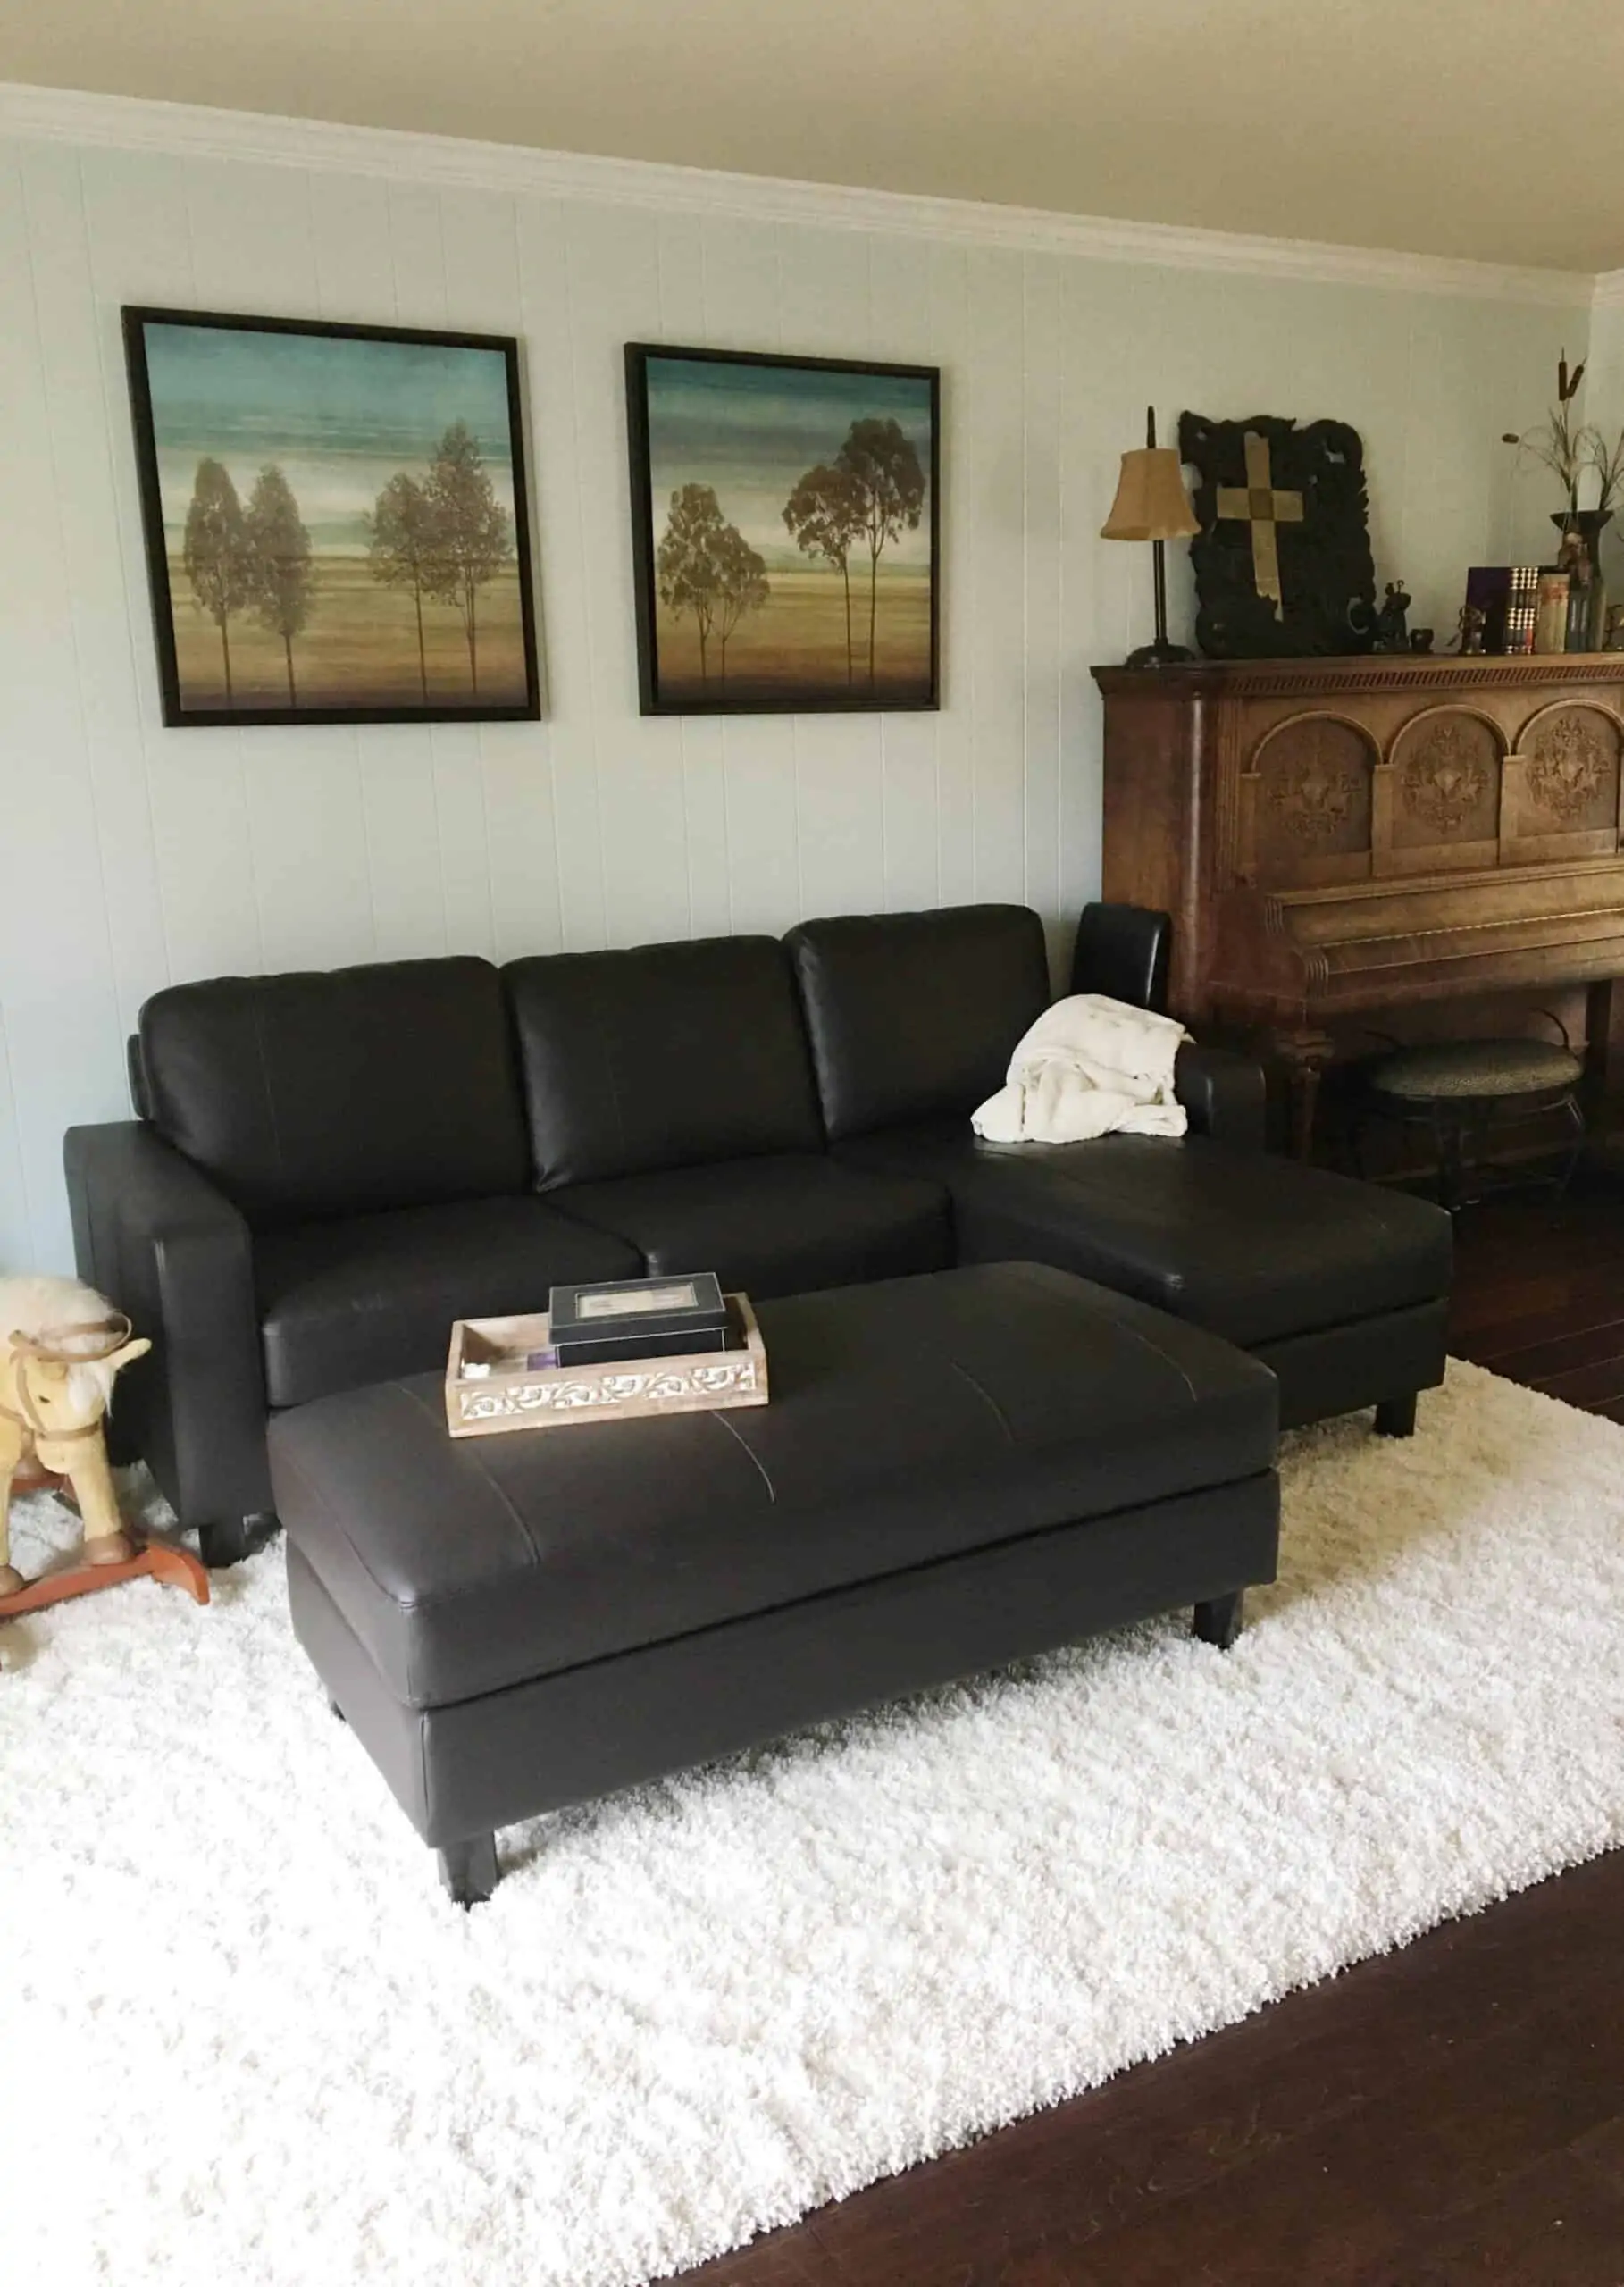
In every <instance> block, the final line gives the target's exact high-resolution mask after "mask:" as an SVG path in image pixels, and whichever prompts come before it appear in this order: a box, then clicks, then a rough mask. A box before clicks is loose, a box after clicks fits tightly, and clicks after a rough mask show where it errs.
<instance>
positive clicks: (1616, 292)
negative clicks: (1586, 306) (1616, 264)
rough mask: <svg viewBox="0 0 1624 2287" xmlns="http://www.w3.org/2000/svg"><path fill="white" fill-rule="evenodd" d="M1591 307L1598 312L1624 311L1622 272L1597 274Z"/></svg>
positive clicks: (1610, 271)
mask: <svg viewBox="0 0 1624 2287" xmlns="http://www.w3.org/2000/svg"><path fill="white" fill-rule="evenodd" d="M1592 306H1593V307H1594V308H1595V309H1598V310H1620V309H1624V270H1603V271H1598V272H1597V273H1596V281H1595V292H1594V295H1593V296H1592Z"/></svg>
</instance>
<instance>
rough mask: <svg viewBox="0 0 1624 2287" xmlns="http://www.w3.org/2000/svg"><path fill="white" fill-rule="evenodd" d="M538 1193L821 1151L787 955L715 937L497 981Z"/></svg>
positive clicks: (767, 945)
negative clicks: (504, 993)
mask: <svg viewBox="0 0 1624 2287" xmlns="http://www.w3.org/2000/svg"><path fill="white" fill-rule="evenodd" d="M503 974H504V976H505V977H506V983H507V989H508V993H509V994H510V996H511V999H512V1003H513V1011H514V1020H515V1026H516V1027H517V1031H518V1038H519V1059H520V1066H521V1069H522V1072H523V1084H524V1097H525V1104H526V1109H527V1110H528V1112H529V1115H530V1130H531V1144H532V1149H533V1152H534V1154H535V1175H536V1186H537V1188H538V1190H540V1191H550V1190H552V1189H553V1188H554V1186H555V1185H558V1184H566V1183H599V1182H605V1181H607V1180H608V1179H609V1178H611V1177H615V1176H632V1175H644V1174H648V1173H650V1172H652V1171H653V1170H654V1169H660V1168H682V1167H691V1166H693V1165H694V1164H696V1163H697V1162H698V1161H700V1160H741V1159H749V1158H753V1157H754V1156H756V1155H757V1154H758V1153H760V1152H816V1151H821V1150H822V1148H823V1131H822V1128H821V1127H820V1126H819V1123H818V1117H817V1098H816V1092H815V1089H814V1087H813V1082H812V1067H811V1062H810V1060H809V1058H808V1053H807V1043H806V1035H805V1034H804V1033H803V1031H802V1029H801V1021H800V1011H799V1008H798V1007H797V1005H796V999H795V987H794V983H793V980H792V978H791V975H790V967H789V963H788V961H787V960H786V959H785V958H784V951H783V946H782V945H780V944H779V943H778V942H776V940H775V939H774V938H771V937H712V938H707V939H702V940H701V941H700V942H698V943H692V944H674V945H641V946H639V947H637V948H636V949H635V950H634V951H630V952H608V953H554V954H548V955H546V956H543V957H541V958H540V959H532V960H522V961H515V962H513V963H512V964H511V965H510V966H509V967H508V968H506V970H505V971H504V972H503Z"/></svg>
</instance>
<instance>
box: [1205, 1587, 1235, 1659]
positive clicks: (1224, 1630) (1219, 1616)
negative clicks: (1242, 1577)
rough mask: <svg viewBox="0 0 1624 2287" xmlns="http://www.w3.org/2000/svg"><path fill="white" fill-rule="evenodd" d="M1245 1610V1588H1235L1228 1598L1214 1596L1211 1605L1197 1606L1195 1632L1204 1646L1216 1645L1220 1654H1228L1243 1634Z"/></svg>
mask: <svg viewBox="0 0 1624 2287" xmlns="http://www.w3.org/2000/svg"><path fill="white" fill-rule="evenodd" d="M1245 1608H1246V1591H1245V1589H1244V1588H1234V1589H1232V1590H1231V1591H1230V1593H1229V1595H1228V1596H1214V1597H1213V1598H1212V1599H1211V1600H1210V1603H1207V1604H1197V1605H1196V1607H1195V1619H1194V1621H1193V1629H1194V1632H1195V1634H1196V1635H1197V1636H1199V1637H1200V1638H1201V1642H1202V1643H1203V1644H1216V1645H1217V1646H1218V1650H1219V1651H1220V1652H1226V1651H1227V1650H1228V1649H1229V1647H1230V1646H1231V1645H1232V1644H1233V1643H1234V1642H1235V1638H1236V1637H1237V1636H1238V1635H1239V1634H1240V1632H1241V1623H1242V1620H1243V1616H1244V1613H1245Z"/></svg>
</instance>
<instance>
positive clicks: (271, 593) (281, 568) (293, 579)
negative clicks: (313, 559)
mask: <svg viewBox="0 0 1624 2287" xmlns="http://www.w3.org/2000/svg"><path fill="white" fill-rule="evenodd" d="M244 527H245V530H246V532H247V542H248V558H249V565H250V577H251V579H252V582H253V587H254V610H255V617H256V618H257V619H258V621H259V623H260V624H261V626H262V627H265V628H268V629H269V630H270V632H271V633H272V635H280V637H281V639H282V659H283V663H284V666H285V667H286V670H287V675H288V704H289V707H297V705H298V703H299V698H298V686H297V683H295V681H294V677H293V639H294V637H295V636H296V635H298V634H301V633H302V632H303V631H304V626H305V622H306V620H307V619H308V618H309V616H310V598H311V590H312V587H313V585H314V582H313V580H312V574H311V563H310V534H309V533H308V532H306V529H305V524H304V519H303V518H302V517H301V516H300V515H299V504H298V502H297V500H296V499H295V498H294V494H293V487H292V486H291V485H290V484H289V482H288V480H287V478H286V477H285V476H284V475H283V473H282V472H281V470H280V468H278V467H277V466H276V465H275V463H274V462H272V463H271V464H270V465H267V466H266V467H264V468H262V469H261V471H260V473H259V476H258V478H257V480H256V482H255V486H254V490H253V491H252V492H251V493H250V494H249V496H248V509H247V516H246V517H245V519H244Z"/></svg>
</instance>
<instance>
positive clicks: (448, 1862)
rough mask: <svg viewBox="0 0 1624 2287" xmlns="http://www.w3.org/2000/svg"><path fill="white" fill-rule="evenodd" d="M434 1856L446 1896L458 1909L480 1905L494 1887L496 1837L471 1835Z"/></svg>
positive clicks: (495, 1880)
mask: <svg viewBox="0 0 1624 2287" xmlns="http://www.w3.org/2000/svg"><path fill="white" fill-rule="evenodd" d="M434 1855H435V1856H436V1857H437V1858H438V1859H439V1879H440V1881H441V1882H442V1883H443V1885H444V1887H445V1890H446V1895H447V1897H449V1898H450V1899H452V1900H453V1902H454V1903H455V1904H456V1905H457V1906H482V1905H483V1904H484V1902H485V1900H486V1899H487V1898H488V1897H490V1893H491V1891H492V1890H493V1889H495V1888H496V1886H497V1855H496V1837H495V1835H494V1834H475V1835H471V1836H470V1837H469V1839H468V1840H467V1841H466V1842H454V1843H452V1844H451V1845H450V1846H449V1847H448V1848H447V1849H444V1850H437V1851H436V1852H435V1854H434Z"/></svg>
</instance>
